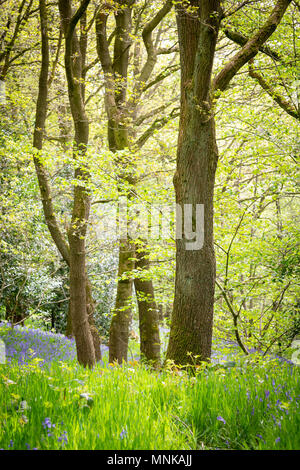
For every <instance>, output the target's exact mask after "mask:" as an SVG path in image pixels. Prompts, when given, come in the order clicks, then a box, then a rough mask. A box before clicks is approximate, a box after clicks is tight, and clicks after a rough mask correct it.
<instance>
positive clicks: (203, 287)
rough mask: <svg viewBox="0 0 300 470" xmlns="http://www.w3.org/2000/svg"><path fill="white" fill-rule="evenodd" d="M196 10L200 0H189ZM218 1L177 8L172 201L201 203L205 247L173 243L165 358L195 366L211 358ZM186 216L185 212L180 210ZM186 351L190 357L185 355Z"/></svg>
mask: <svg viewBox="0 0 300 470" xmlns="http://www.w3.org/2000/svg"><path fill="white" fill-rule="evenodd" d="M190 3H191V5H192V6H193V7H196V8H198V7H199V5H200V2H199V1H193V2H190ZM219 14H220V11H219V1H203V2H201V9H200V11H199V10H198V9H197V10H195V12H194V13H190V12H188V11H187V10H185V8H184V6H177V23H178V35H179V43H180V55H181V66H182V76H181V87H182V88H181V116H180V131H179V140H178V154H177V168H176V173H175V176H174V186H175V192H176V203H177V204H179V205H180V207H181V208H182V210H184V204H193V209H194V210H195V207H196V204H204V245H203V247H202V249H200V250H187V249H186V242H187V240H186V238H185V236H183V238H182V239H177V241H176V280H175V298H174V308H173V314H172V323H171V331H170V340H169V345H168V351H167V359H170V360H173V361H174V362H175V363H176V364H182V365H186V364H188V363H191V362H192V363H199V362H200V361H203V360H207V359H208V358H209V357H210V355H211V341H212V326H213V304H214V285H215V254H214V244H213V195H214V182H215V172H216V167H217V160H218V150H217V145H216V137H215V124H214V116H213V108H212V102H211V97H210V83H211V73H212V66H213V59H214V54H215V47H216V41H217V37H218V28H219ZM183 213H184V211H183ZM189 353H192V355H193V356H194V357H193V359H192V360H191V358H190V357H189Z"/></svg>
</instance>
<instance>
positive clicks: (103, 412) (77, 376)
mask: <svg viewBox="0 0 300 470" xmlns="http://www.w3.org/2000/svg"><path fill="white" fill-rule="evenodd" d="M52 339H53V337H52ZM52 339H51V340H52ZM41 364H42V365H43V367H41ZM299 392H300V387H299V369H298V368H297V367H292V366H291V365H290V364H287V363H280V362H279V361H278V360H276V359H274V360H269V361H265V362H262V361H259V360H258V358H257V357H256V356H253V358H252V359H251V360H248V361H245V360H242V359H240V360H237V361H236V365H235V366H234V367H223V366H213V367H205V368H199V369H198V370H197V373H196V376H193V375H189V374H187V373H186V372H183V371H181V370H179V369H178V368H174V367H172V366H171V365H170V366H169V367H168V368H167V369H166V370H164V371H160V372H153V371H151V370H148V369H147V368H146V367H145V366H142V365H140V364H139V363H138V362H136V361H134V362H131V363H129V364H127V365H124V366H122V367H120V366H115V365H108V364H98V365H97V366H96V367H95V369H94V370H92V371H90V370H85V369H83V368H82V367H80V366H79V365H78V364H77V363H76V361H75V360H73V359H68V360H65V362H62V361H60V360H58V359H55V358H54V359H53V360H52V361H51V362H49V363H47V362H44V361H43V360H40V359H39V358H37V357H32V358H28V360H27V361H26V362H25V363H23V364H20V363H19V362H18V358H17V357H16V358H11V360H10V362H9V363H7V364H2V365H1V364H0V403H1V409H0V448H2V449H12V450H14V449H29V448H30V449H109V450H122V449H128V450H142V449H148V450H164V449H168V450H184V449H299V448H300V438H299V428H300V417H299V398H300V393H299Z"/></svg>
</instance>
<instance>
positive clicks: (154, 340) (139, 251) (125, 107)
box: [96, 0, 175, 363]
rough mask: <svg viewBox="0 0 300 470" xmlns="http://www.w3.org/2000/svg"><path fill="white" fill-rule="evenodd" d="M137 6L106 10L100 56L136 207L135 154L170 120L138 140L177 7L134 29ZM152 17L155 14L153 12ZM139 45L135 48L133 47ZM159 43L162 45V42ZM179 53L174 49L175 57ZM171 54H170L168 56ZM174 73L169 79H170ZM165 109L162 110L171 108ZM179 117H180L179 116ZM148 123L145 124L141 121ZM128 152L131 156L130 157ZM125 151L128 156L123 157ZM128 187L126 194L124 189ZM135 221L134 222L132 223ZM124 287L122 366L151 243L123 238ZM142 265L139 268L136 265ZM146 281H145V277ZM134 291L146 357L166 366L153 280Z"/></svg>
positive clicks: (119, 304)
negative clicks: (158, 32)
mask: <svg viewBox="0 0 300 470" xmlns="http://www.w3.org/2000/svg"><path fill="white" fill-rule="evenodd" d="M134 4H135V2H134V1H132V0H129V1H125V2H124V1H116V2H115V4H114V5H110V4H106V3H104V5H102V6H101V7H100V8H99V9H98V11H97V16H96V35H97V52H98V57H99V61H100V63H101V66H102V69H103V73H104V79H105V104H106V113H107V118H108V142H109V148H110V150H111V151H112V152H114V153H116V158H115V163H116V177H117V179H118V186H119V193H120V194H121V195H122V194H124V193H125V194H126V195H127V197H128V200H130V201H132V202H136V200H137V198H136V192H137V190H136V186H137V183H138V178H137V177H136V175H135V164H134V158H135V152H136V150H140V149H141V148H142V147H143V145H144V144H145V143H146V142H147V140H148V139H149V137H151V136H152V135H153V133H154V131H155V130H158V129H160V128H162V127H163V126H164V125H165V124H166V123H167V122H168V119H166V118H162V119H160V120H159V119H156V120H155V121H154V122H153V123H152V125H151V126H150V127H149V128H148V129H147V131H146V132H145V133H143V134H142V135H141V136H140V137H139V138H138V139H137V138H136V134H137V128H138V122H139V119H138V118H140V116H139V108H140V107H141V100H142V98H143V95H144V92H145V91H146V89H147V88H150V87H151V86H154V85H155V84H157V83H159V82H162V81H163V78H164V75H163V74H162V76H159V75H158V77H157V81H156V80H155V79H154V80H153V83H152V84H151V83H150V77H151V75H152V73H153V70H154V68H155V65H156V63H157V58H158V56H159V54H161V53H163V52H162V51H159V50H158V49H159V48H158V47H157V44H156V41H155V42H154V40H153V37H152V33H153V31H154V30H155V29H156V28H157V27H158V26H159V25H160V23H161V22H162V20H163V19H164V18H165V16H166V15H167V14H168V13H169V12H170V10H171V8H172V2H171V1H167V2H166V3H165V4H164V5H163V6H162V8H160V9H159V10H158V12H157V13H156V14H153V17H152V18H151V19H150V20H149V21H147V22H146V24H144V25H143V22H142V20H141V13H143V11H144V10H145V8H146V7H147V6H148V5H147V4H145V5H144V7H143V8H142V9H141V13H139V14H136V15H135V22H134V23H135V24H134V25H133V24H132V22H133V21H132V15H133V7H134ZM112 12H113V13H114V16H115V23H116V26H115V30H114V32H113V36H114V48H113V56H112V57H111V52H110V49H109V43H110V41H109V37H108V34H107V22H108V18H109V15H110V14H111V13H112ZM151 13H152V12H151ZM139 36H140V37H141V39H142V40H143V43H144V46H145V49H146V54H147V55H146V60H145V62H144V64H143V65H142V66H140V62H141V59H142V53H141V50H140V46H139V39H140V38H139ZM110 37H111V36H110ZM134 42H135V44H133V43H134ZM157 42H158V41H157ZM133 45H134V52H133V54H132V57H133V62H134V63H133V64H130V48H131V47H133ZM172 52H174V50H172V48H170V50H169V53H172ZM164 53H167V51H164ZM130 66H133V67H134V74H135V80H134V84H133V89H132V91H131V94H129V96H128V93H127V87H128V77H129V67H130ZM167 75H168V74H166V76H167ZM167 105H168V103H166V104H165V106H164V107H163V109H162V110H164V109H166V108H167ZM174 117H175V116H174ZM141 122H143V120H141ZM124 150H127V153H124ZM120 151H123V154H121V153H120ZM124 186H125V189H124ZM130 222H131V221H129V223H130ZM119 247H120V248H119V268H118V285H117V296H116V303H115V308H114V311H113V317H112V321H111V327H110V338H109V358H110V359H109V360H110V362H113V361H115V360H117V361H118V362H119V363H122V361H123V360H127V350H128V337H129V325H130V321H131V303H132V293H133V279H132V274H131V272H132V270H133V269H134V267H136V268H137V271H146V270H148V269H149V253H148V252H147V246H146V243H145V241H142V240H138V241H137V242H135V240H130V239H127V238H123V239H120V242H119ZM134 260H136V266H135V261H134ZM140 276H143V274H142V272H141V274H140ZM134 286H135V290H136V294H137V298H138V309H139V325H140V337H141V355H142V356H143V357H144V358H145V359H147V360H151V361H152V362H154V363H159V361H160V338H159V326H158V320H159V318H158V309H157V306H156V303H155V298H154V288H153V283H152V281H151V280H149V279H147V280H146V279H141V278H138V277H137V278H136V279H135V280H134Z"/></svg>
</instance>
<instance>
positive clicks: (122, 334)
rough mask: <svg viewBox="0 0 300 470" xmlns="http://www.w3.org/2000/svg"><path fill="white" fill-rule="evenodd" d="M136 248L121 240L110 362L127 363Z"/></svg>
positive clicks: (111, 328)
mask: <svg viewBox="0 0 300 470" xmlns="http://www.w3.org/2000/svg"><path fill="white" fill-rule="evenodd" d="M133 268H134V247H133V244H132V242H131V241H130V240H127V239H126V240H120V249H119V270H118V286H117V296H116V303H115V308H114V311H113V317H112V320H111V325H110V331H109V362H111V363H112V362H115V361H117V362H118V363H119V364H122V362H123V361H127V353H128V340H129V326H130V323H131V304H132V277H131V276H132V275H131V271H132V270H133Z"/></svg>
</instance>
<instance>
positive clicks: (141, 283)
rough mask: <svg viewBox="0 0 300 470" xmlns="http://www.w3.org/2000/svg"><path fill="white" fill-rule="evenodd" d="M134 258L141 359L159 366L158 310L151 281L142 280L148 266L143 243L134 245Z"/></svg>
mask: <svg viewBox="0 0 300 470" xmlns="http://www.w3.org/2000/svg"><path fill="white" fill-rule="evenodd" d="M136 260H137V261H136V265H135V267H136V269H138V270H141V278H138V277H135V279H134V286H135V290H136V296H137V302H138V310H139V328H140V351H141V359H142V360H147V361H150V363H152V364H153V365H154V366H159V364H160V337H159V311H158V308H157V305H156V302H155V299H154V289H153V283H152V281H151V280H143V272H145V271H148V270H149V267H150V263H149V255H148V253H147V251H146V247H145V245H144V244H143V245H142V246H140V245H138V246H137V247H136Z"/></svg>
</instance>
